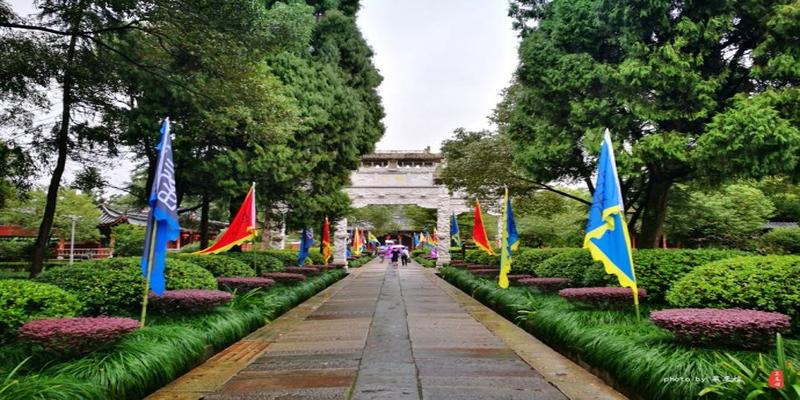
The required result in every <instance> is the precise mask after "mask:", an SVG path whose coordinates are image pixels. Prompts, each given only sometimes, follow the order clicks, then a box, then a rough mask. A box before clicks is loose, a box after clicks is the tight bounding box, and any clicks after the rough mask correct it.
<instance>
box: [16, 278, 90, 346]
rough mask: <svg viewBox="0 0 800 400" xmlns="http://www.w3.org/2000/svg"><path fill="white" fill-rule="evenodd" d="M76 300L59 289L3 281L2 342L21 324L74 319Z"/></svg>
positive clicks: (24, 282)
mask: <svg viewBox="0 0 800 400" xmlns="http://www.w3.org/2000/svg"><path fill="white" fill-rule="evenodd" d="M81 308H82V304H81V302H80V301H78V299H77V297H75V296H74V295H72V294H70V293H67V292H66V291H64V290H63V289H60V288H59V287H57V286H54V285H49V284H46V283H39V282H32V281H26V280H21V279H19V280H0V340H1V339H4V337H5V338H7V337H8V336H9V335H10V334H11V333H13V332H14V331H15V330H16V329H17V328H18V327H20V326H21V325H22V324H24V323H26V322H28V321H31V320H34V319H43V318H53V317H74V316H75V315H76V314H78V313H79V312H80V311H81Z"/></svg>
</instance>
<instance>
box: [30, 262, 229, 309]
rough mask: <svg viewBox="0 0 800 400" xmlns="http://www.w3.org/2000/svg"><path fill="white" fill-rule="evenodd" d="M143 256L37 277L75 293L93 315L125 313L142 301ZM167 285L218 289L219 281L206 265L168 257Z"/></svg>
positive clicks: (60, 269)
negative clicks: (207, 269) (205, 267)
mask: <svg viewBox="0 0 800 400" xmlns="http://www.w3.org/2000/svg"><path fill="white" fill-rule="evenodd" d="M139 261H140V259H139V257H118V258H109V259H105V260H97V261H85V262H82V263H80V264H75V265H74V266H65V267H61V268H54V269H51V270H47V271H45V272H43V273H42V274H41V275H39V276H38V277H37V278H36V279H37V280H38V281H41V282H46V283H51V284H53V285H56V286H58V287H60V288H62V289H65V290H67V291H69V292H72V293H74V294H75V295H77V296H78V298H79V299H80V300H82V301H83V302H84V304H85V306H86V308H85V310H86V313H87V314H89V315H114V314H125V313H127V312H130V311H133V310H134V309H136V308H137V307H139V305H140V304H141V301H142V294H143V291H144V279H143V278H142V273H141V267H140V266H139ZM165 274H166V280H167V289H168V290H176V289H216V287H217V281H216V279H214V276H213V275H211V273H210V272H208V271H206V270H205V269H203V268H202V267H200V266H198V265H195V264H192V263H189V262H186V261H182V260H176V259H175V258H172V257H170V258H167V268H166V272H165Z"/></svg>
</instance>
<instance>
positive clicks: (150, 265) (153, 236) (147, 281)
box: [139, 213, 158, 328]
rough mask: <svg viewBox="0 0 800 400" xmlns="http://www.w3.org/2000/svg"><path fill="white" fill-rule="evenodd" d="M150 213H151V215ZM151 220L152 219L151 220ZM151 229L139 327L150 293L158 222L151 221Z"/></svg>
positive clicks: (145, 315)
mask: <svg viewBox="0 0 800 400" xmlns="http://www.w3.org/2000/svg"><path fill="white" fill-rule="evenodd" d="M150 218H153V217H152V213H151V217H150ZM151 222H152V221H151ZM152 223H153V225H152V229H150V238H149V240H150V247H149V248H148V250H149V251H148V254H147V277H146V278H145V280H144V298H143V299H142V317H141V319H140V322H139V327H140V328H144V322H145V318H147V298H148V297H149V294H150V277H151V275H152V273H153V263H154V262H155V255H156V247H155V241H156V231H158V223H157V222H152Z"/></svg>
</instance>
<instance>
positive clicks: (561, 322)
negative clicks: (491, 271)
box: [442, 268, 800, 400]
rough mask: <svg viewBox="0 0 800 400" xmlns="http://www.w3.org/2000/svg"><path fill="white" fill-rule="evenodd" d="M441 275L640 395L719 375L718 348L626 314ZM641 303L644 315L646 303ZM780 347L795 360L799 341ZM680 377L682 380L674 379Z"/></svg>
mask: <svg viewBox="0 0 800 400" xmlns="http://www.w3.org/2000/svg"><path fill="white" fill-rule="evenodd" d="M442 277H443V278H444V279H445V280H447V281H448V282H450V283H452V284H454V285H455V286H457V287H459V288H461V290H463V291H464V292H466V293H469V294H471V295H472V296H473V297H475V298H476V299H478V300H479V301H481V302H482V303H483V304H485V305H486V306H488V307H491V308H493V309H494V310H496V311H497V312H498V313H500V314H501V315H503V316H505V317H506V318H508V319H510V320H514V321H515V322H516V323H517V324H518V325H519V326H520V327H522V328H523V329H525V330H526V331H528V332H530V333H532V334H533V335H535V336H536V337H537V338H538V339H540V340H542V341H544V342H545V343H547V344H548V345H549V346H550V347H552V348H554V349H557V350H559V351H562V352H565V353H567V354H572V355H574V356H576V357H579V358H580V359H581V360H582V361H583V362H586V363H588V364H589V365H591V366H593V367H595V368H598V369H600V370H602V371H604V372H605V373H607V374H608V375H609V376H611V377H612V378H613V379H614V381H615V382H616V383H618V384H619V385H621V386H622V387H624V388H627V389H629V390H630V391H631V392H633V393H636V394H637V395H639V396H641V397H642V398H646V399H652V400H685V399H692V398H696V397H697V394H698V393H699V392H700V390H701V389H702V388H703V386H705V384H706V383H707V382H708V380H709V379H713V377H715V376H716V377H721V376H722V375H724V372H723V371H725V369H724V367H723V365H722V364H721V363H720V361H719V360H720V357H722V356H723V354H724V353H723V352H722V351H720V350H716V349H706V348H695V347H689V346H684V345H681V344H680V343H678V342H676V341H675V340H674V338H673V337H672V335H671V334H669V333H667V332H665V331H663V330H661V329H659V328H657V327H656V326H654V325H653V324H652V323H650V321H648V320H643V321H637V320H636V317H635V316H633V315H632V313H630V312H622V311H588V310H582V309H577V308H575V307H573V306H571V305H570V304H569V303H567V302H566V301H565V300H564V299H562V298H560V297H559V296H557V295H552V294H542V293H536V292H534V291H531V290H530V289H528V288H524V287H511V288H508V289H499V288H498V287H497V284H496V283H495V282H494V281H489V280H485V279H479V278H475V277H474V276H472V274H470V273H469V272H468V271H464V270H458V269H456V268H444V269H443V270H442ZM643 307H644V308H645V310H644V312H645V314H646V312H647V306H643ZM786 351H787V357H789V358H793V359H795V360H798V359H799V358H800V342H798V341H797V340H792V341H787V345H786ZM730 354H733V355H735V356H736V357H737V358H739V359H741V360H743V361H744V362H748V363H749V362H752V361H754V360H757V356H758V354H757V353H753V352H747V351H741V352H733V353H730ZM681 378H686V380H685V381H682V380H681V381H678V382H675V381H674V380H675V379H679V380H680V379H681ZM704 380H705V382H704ZM728 398H731V399H732V398H741V397H727V398H726V399H728Z"/></svg>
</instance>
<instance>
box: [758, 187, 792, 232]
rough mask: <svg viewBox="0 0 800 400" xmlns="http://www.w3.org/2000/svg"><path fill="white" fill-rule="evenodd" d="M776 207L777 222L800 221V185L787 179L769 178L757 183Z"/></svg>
mask: <svg viewBox="0 0 800 400" xmlns="http://www.w3.org/2000/svg"><path fill="white" fill-rule="evenodd" d="M756 187H757V188H759V189H760V190H761V191H762V192H763V193H764V195H766V196H767V197H768V198H769V200H770V201H771V202H772V204H773V205H774V206H775V215H773V217H772V219H773V220H775V221H795V222H797V221H800V185H797V184H793V183H791V182H789V181H788V179H786V178H777V177H768V178H766V179H763V180H761V181H759V182H757V183H756Z"/></svg>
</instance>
